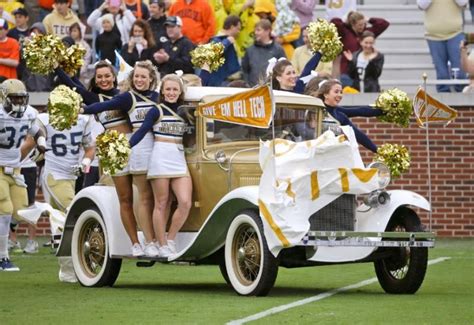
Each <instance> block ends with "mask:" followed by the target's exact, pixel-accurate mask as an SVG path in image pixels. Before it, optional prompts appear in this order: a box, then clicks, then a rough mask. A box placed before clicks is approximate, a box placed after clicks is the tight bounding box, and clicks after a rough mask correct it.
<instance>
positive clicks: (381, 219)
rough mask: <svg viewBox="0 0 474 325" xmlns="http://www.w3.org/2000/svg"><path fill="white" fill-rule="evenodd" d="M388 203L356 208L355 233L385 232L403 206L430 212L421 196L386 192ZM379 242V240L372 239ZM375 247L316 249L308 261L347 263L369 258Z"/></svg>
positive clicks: (394, 191)
mask: <svg viewBox="0 0 474 325" xmlns="http://www.w3.org/2000/svg"><path fill="white" fill-rule="evenodd" d="M387 192H388V194H389V195H390V202H388V203H387V204H384V205H381V206H378V207H377V208H370V207H368V206H366V205H364V204H362V205H361V206H359V207H358V209H357V212H356V223H355V228H354V230H355V231H385V229H386V227H387V225H388V223H389V221H390V219H391V217H392V215H393V213H394V212H395V211H396V210H397V209H398V208H400V207H403V206H407V205H410V206H415V207H418V208H421V209H424V210H428V211H429V210H430V204H429V202H428V201H427V200H426V199H425V198H424V197H423V196H421V195H419V194H417V193H415V192H411V191H406V190H392V191H387ZM373 240H374V241H380V240H381V239H380V238H373ZM375 249H376V247H340V246H338V247H327V246H321V247H318V249H317V251H316V253H315V254H314V255H313V256H312V257H311V258H310V259H309V260H311V261H318V262H347V261H357V260H360V259H363V258H365V257H367V256H369V255H370V254H371V253H372V252H373V251H374V250H375Z"/></svg>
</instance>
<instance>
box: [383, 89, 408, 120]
mask: <svg viewBox="0 0 474 325" xmlns="http://www.w3.org/2000/svg"><path fill="white" fill-rule="evenodd" d="M375 105H376V106H377V107H378V108H380V109H381V110H383V111H384V113H385V114H384V115H381V116H379V117H378V118H379V120H381V121H384V122H390V123H395V124H397V125H399V126H402V127H407V126H408V124H409V123H410V116H411V114H412V104H411V100H410V98H409V97H408V95H407V93H406V92H404V91H401V90H400V89H397V88H393V89H389V90H386V91H384V92H382V93H381V94H380V95H379V96H378V97H377V99H376V100H375Z"/></svg>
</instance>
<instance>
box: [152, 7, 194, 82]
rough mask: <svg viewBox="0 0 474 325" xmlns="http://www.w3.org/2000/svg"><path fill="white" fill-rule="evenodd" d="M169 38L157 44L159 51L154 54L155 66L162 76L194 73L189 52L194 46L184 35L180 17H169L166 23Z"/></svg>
mask: <svg viewBox="0 0 474 325" xmlns="http://www.w3.org/2000/svg"><path fill="white" fill-rule="evenodd" d="M165 26H166V34H167V36H168V37H167V38H166V39H165V40H163V42H162V41H161V40H160V41H159V42H158V44H157V48H158V51H156V52H155V53H154V54H153V64H154V65H156V66H157V67H158V70H159V71H160V74H161V76H164V75H167V74H170V73H174V72H175V71H177V70H182V71H183V73H194V68H193V65H192V63H191V56H190V54H189V52H191V51H192V50H193V49H194V44H193V43H192V42H191V41H190V40H189V38H187V37H186V36H184V35H183V32H182V27H183V21H182V20H181V18H180V17H177V16H169V17H167V18H166V21H165Z"/></svg>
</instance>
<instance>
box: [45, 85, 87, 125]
mask: <svg viewBox="0 0 474 325" xmlns="http://www.w3.org/2000/svg"><path fill="white" fill-rule="evenodd" d="M81 104H82V97H81V96H80V95H79V94H78V93H76V92H75V91H73V90H71V89H70V88H68V87H67V86H64V85H60V86H57V87H56V88H54V89H53V91H52V92H51V93H50V94H49V99H48V113H49V123H50V124H51V125H52V126H53V127H54V128H55V129H56V130H59V131H62V130H66V129H70V128H71V127H72V126H73V125H76V124H77V117H78V115H79V110H80V109H81Z"/></svg>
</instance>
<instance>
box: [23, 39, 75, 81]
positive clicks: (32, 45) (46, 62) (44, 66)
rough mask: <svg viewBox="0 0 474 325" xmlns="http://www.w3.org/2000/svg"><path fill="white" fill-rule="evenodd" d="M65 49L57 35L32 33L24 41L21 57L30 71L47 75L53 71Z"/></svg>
mask: <svg viewBox="0 0 474 325" xmlns="http://www.w3.org/2000/svg"><path fill="white" fill-rule="evenodd" d="M65 50H66V47H65V46H64V44H63V42H61V39H60V38H59V37H57V36H54V35H51V34H49V35H37V34H33V36H32V37H31V38H30V39H27V40H25V41H24V49H23V58H24V59H25V61H26V66H27V67H28V69H29V70H31V72H33V73H37V74H42V75H47V74H50V73H51V72H53V71H54V68H55V67H56V66H57V65H58V62H59V60H60V58H61V57H63V55H64V52H65Z"/></svg>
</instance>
